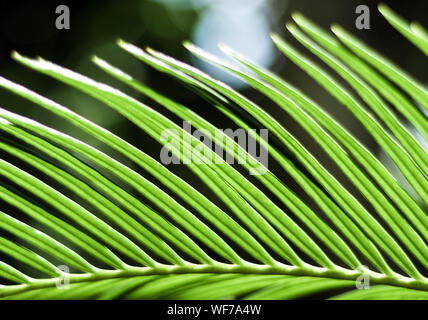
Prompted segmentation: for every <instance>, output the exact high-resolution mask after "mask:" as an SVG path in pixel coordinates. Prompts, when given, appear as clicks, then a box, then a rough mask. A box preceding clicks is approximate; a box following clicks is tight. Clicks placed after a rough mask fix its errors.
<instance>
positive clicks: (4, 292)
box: [0, 263, 428, 298]
mask: <svg viewBox="0 0 428 320" xmlns="http://www.w3.org/2000/svg"><path fill="white" fill-rule="evenodd" d="M363 272H364V273H365V274H368V275H369V277H370V284H374V285H390V286H395V287H402V288H407V289H415V290H421V291H426V292H428V279H425V278H424V279H420V280H415V279H412V278H408V277H404V276H401V275H398V274H396V276H388V275H384V274H382V273H378V272H374V271H371V270H365V271H360V270H350V269H345V268H342V267H336V268H335V269H327V268H320V267H314V266H310V265H307V266H304V267H293V266H288V265H285V264H280V263H278V264H277V265H275V266H268V265H258V264H252V263H245V264H244V265H236V264H224V263H216V264H214V265H205V264H186V265H183V266H173V265H164V264H159V265H158V266H156V267H154V268H153V267H133V266H129V267H127V268H126V269H123V270H105V269H99V270H98V271H97V272H96V273H82V274H70V275H68V279H69V281H70V283H71V284H72V283H80V282H91V281H99V280H107V279H118V278H130V277H138V276H148V275H165V276H166V275H178V274H197V273H199V274H202V273H213V274H232V273H234V274H254V275H256V274H257V275H263V274H265V275H288V276H302V277H303V276H305V277H317V278H328V279H337V280H350V281H355V280H356V279H357V277H358V276H360V275H361V274H362V273H363ZM60 279H61V278H60V277H58V278H49V279H34V280H31V282H29V283H24V284H18V285H9V286H4V287H0V298H2V297H6V296H10V295H13V294H17V293H22V292H26V291H30V290H35V289H42V288H48V287H55V285H56V283H57V282H58V281H59V280H60Z"/></svg>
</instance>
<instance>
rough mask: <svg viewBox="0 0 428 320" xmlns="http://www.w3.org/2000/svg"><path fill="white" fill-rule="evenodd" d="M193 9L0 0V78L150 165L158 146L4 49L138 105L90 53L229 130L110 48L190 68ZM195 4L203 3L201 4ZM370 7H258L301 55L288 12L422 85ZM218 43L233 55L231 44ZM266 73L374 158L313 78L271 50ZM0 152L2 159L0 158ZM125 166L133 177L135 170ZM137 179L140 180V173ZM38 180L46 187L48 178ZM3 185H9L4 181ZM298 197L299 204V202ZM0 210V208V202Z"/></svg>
mask: <svg viewBox="0 0 428 320" xmlns="http://www.w3.org/2000/svg"><path fill="white" fill-rule="evenodd" d="M214 1H215V0H213V2H214ZM230 1H232V0H230ZM177 3H179V5H177ZM193 3H196V5H193V6H190V5H189V4H186V1H184V0H182V1H178V0H174V1H172V0H171V1H167V0H163V1H160V0H157V1H156V0H123V1H113V0H110V1H51V0H46V1H4V0H3V1H0V76H3V77H6V78H8V79H10V80H12V81H15V82H17V83H20V84H23V85H25V86H27V87H29V88H31V89H32V90H34V91H36V92H38V93H41V94H42V95H45V96H47V97H49V98H51V99H53V100H56V101H57V102H59V103H61V104H63V105H65V106H67V107H69V108H70V109H72V110H74V111H76V112H78V113H79V114H81V115H82V116H85V117H87V118H88V119H90V120H92V121H94V122H96V123H97V124H99V125H101V126H103V127H105V128H106V129H108V130H111V131H112V132H114V133H115V134H117V135H119V136H121V137H123V138H124V139H125V140H127V141H129V142H130V143H132V144H133V145H135V146H137V147H138V148H140V149H142V150H144V151H145V152H146V153H148V154H150V155H152V156H153V157H154V158H155V159H158V157H159V151H160V145H159V144H157V143H156V142H155V141H153V140H152V139H150V138H148V137H147V136H146V135H145V134H143V133H142V131H141V130H139V129H138V128H136V127H135V126H134V125H133V124H132V123H130V122H129V121H128V120H126V119H124V118H123V117H120V116H119V115H118V114H117V113H115V112H114V111H112V110H110V109H109V108H108V107H106V106H104V105H102V104H101V103H99V102H97V101H95V100H94V99H92V98H90V97H88V96H86V95H84V94H82V93H79V92H77V91H76V90H73V89H71V88H68V87H67V86H65V85H63V84H61V83H59V82H57V81H54V80H52V79H50V78H48V77H45V76H43V75H41V74H38V73H37V72H34V71H32V70H30V69H28V68H26V67H24V66H21V65H19V64H18V63H16V62H15V61H13V60H12V59H11V58H10V52H11V51H12V50H16V51H18V52H19V53H21V54H23V55H26V56H30V57H34V56H41V57H43V58H44V59H47V60H51V61H53V62H55V63H57V64H59V65H62V66H65V67H68V68H70V69H73V70H76V71H78V72H81V73H83V74H85V75H88V76H90V77H92V78H94V79H96V80H98V81H102V82H106V83H109V84H111V85H113V86H114V87H116V88H118V89H120V90H123V91H125V92H126V93H128V94H132V95H133V96H135V97H137V98H138V99H140V100H142V101H146V99H145V98H144V97H142V96H141V95H139V94H137V93H135V92H134V91H132V90H131V89H129V88H127V87H125V86H124V85H122V84H121V83H119V82H117V81H115V80H114V79H111V78H110V77H108V76H107V75H106V74H105V73H103V72H102V71H101V70H99V69H98V68H97V67H96V66H95V65H93V64H92V63H91V62H90V57H91V55H93V54H96V55H98V56H100V57H101V58H104V59H106V60H107V61H109V62H111V63H112V64H113V65H115V66H117V67H120V68H122V69H123V70H124V71H125V72H128V73H130V74H132V75H133V76H134V77H135V78H137V79H139V80H141V81H143V82H144V83H146V84H148V85H149V86H150V87H152V88H154V89H156V90H158V91H159V92H161V93H164V94H166V95H167V96H168V97H170V98H173V99H175V100H178V101H180V102H182V103H184V104H185V105H187V106H188V107H190V108H192V109H193V110H195V111H197V112H198V113H199V114H201V115H202V116H203V117H205V118H206V119H207V120H210V121H211V122H212V123H214V124H215V125H216V126H217V127H219V128H234V127H235V125H234V124H233V123H231V122H230V121H229V120H227V119H226V118H225V117H223V116H222V115H221V114H220V113H219V112H217V111H216V110H215V109H214V108H213V107H210V106H209V105H208V104H206V102H204V101H203V100H201V99H200V98H199V97H198V96H196V95H195V94H193V93H192V92H191V91H188V90H186V89H183V86H181V85H180V84H178V83H176V82H175V81H174V80H172V79H170V78H168V77H166V76H165V75H162V74H160V73H158V72H156V71H154V70H152V69H150V68H149V67H147V66H145V65H143V64H142V63H140V62H139V61H137V60H136V59H135V58H133V57H132V56H130V55H129V54H127V53H125V52H124V51H123V50H121V49H120V48H119V47H117V46H116V45H115V42H116V40H117V39H118V38H123V39H124V40H127V41H129V42H132V43H134V44H136V45H137V46H139V47H145V46H151V47H153V48H155V49H157V50H159V51H162V52H165V53H167V54H169V55H172V56H174V57H175V58H178V59H181V60H184V61H186V62H190V63H192V64H194V63H195V60H194V59H192V58H191V57H190V55H189V54H188V52H187V51H186V50H185V49H184V48H183V47H182V45H181V43H182V41H184V40H188V39H190V40H192V39H193V36H194V32H195V30H196V26H197V25H198V23H200V22H201V19H202V18H203V16H204V13H205V11H206V10H207V8H208V6H209V3H210V1H208V0H207V1H202V0H201V1H200V2H198V1H197V0H196V1H193ZM203 3H208V4H205V5H203ZM241 3H242V6H243V7H242V9H243V10H244V9H245V6H246V4H245V1H241ZM384 3H387V4H388V5H389V6H390V7H391V8H392V9H394V10H395V11H396V12H397V13H399V14H400V15H401V16H403V17H404V18H406V19H408V20H416V21H419V22H421V23H422V24H423V25H425V26H427V25H428V21H427V12H428V1H398V0H397V1H384ZM60 4H65V5H68V6H69V8H70V13H71V29H70V30H57V29H56V28H55V19H56V17H57V15H56V14H55V8H56V7H57V6H58V5H60ZM360 4H365V5H368V6H369V8H370V13H371V15H370V17H371V20H370V24H371V29H370V30H357V29H356V28H355V19H356V17H357V14H355V8H356V7H357V6H358V5H360ZM377 4H378V1H368V0H365V1H361V0H358V1H342V0H336V1H333V0H328V1H325V0H324V1H316V0H289V1H282V0H272V1H269V0H266V1H264V2H263V3H262V4H261V5H260V8H261V10H265V14H266V16H267V17H268V18H269V20H268V24H269V29H270V30H271V31H275V32H277V33H279V34H280V35H281V36H283V37H284V38H285V39H287V40H288V41H290V42H291V43H292V44H294V45H295V46H296V47H297V48H298V49H299V50H300V51H302V52H304V53H305V54H307V55H310V54H309V53H308V52H307V50H305V49H303V48H302V47H301V46H300V45H299V44H298V43H297V42H296V41H294V40H293V38H292V36H291V35H290V34H289V33H288V32H287V31H286V29H285V22H287V21H289V20H291V17H290V14H291V13H292V12H293V11H296V10H297V11H300V12H302V13H303V14H304V15H305V16H307V17H308V18H310V19H311V20H313V21H314V22H316V23H317V24H319V25H321V26H322V27H324V28H329V26H330V25H331V24H332V23H338V24H340V25H342V26H343V27H344V28H345V29H347V30H349V31H350V32H352V33H353V34H354V35H356V36H357V37H359V38H360V39H362V40H364V41H365V42H366V43H367V44H368V45H370V46H371V47H373V48H375V49H377V50H378V51H379V52H381V53H382V54H385V55H386V56H388V57H389V58H390V59H391V60H392V61H393V62H395V63H396V64H397V65H399V66H400V67H402V68H403V69H405V70H407V71H408V72H409V73H410V74H412V75H414V76H415V77H416V78H417V79H419V80H420V81H422V82H425V83H426V82H427V80H428V68H427V67H426V66H427V65H426V57H425V56H424V55H423V54H422V53H421V52H420V51H418V50H417V49H416V48H415V47H413V46H412V44H411V43H410V42H408V41H407V40H406V39H405V38H403V37H402V36H401V35H400V34H399V33H398V32H397V31H396V30H395V29H393V28H392V27H391V26H390V25H389V24H388V23H387V22H386V20H385V19H384V18H383V17H382V16H381V15H380V13H379V12H378V11H377V8H376V6H377ZM220 23H221V21H220ZM219 27H220V25H219ZM209 32H212V33H215V32H216V29H215V28H214V29H213V30H211V31H209ZM249 36H251V35H249ZM266 36H268V34H267V35H266ZM228 44H229V45H230V46H231V47H232V48H233V43H228ZM253 45H254V46H255V47H256V46H258V45H259V43H257V41H255V42H254V43H253ZM244 54H245V52H244ZM311 57H313V56H311ZM316 61H319V60H316ZM266 67H269V68H270V69H271V70H274V71H275V72H276V73H278V74H280V75H281V76H282V77H283V78H285V79H286V80H287V81H289V82H291V83H292V84H294V85H296V86H297V87H298V88H300V89H302V91H304V92H305V93H307V94H308V95H309V96H310V97H311V98H313V99H314V100H315V101H317V102H319V104H320V105H322V106H323V107H324V108H325V109H327V110H328V111H329V112H330V113H331V114H332V115H333V116H334V117H335V118H336V119H338V120H339V121H340V122H341V123H342V124H343V125H345V126H346V127H347V128H348V129H349V130H350V131H351V132H352V133H353V134H354V135H356V136H357V137H358V138H359V139H360V140H361V141H362V142H363V143H364V145H365V146H367V147H368V148H369V149H370V150H372V151H373V152H374V153H375V154H377V155H378V156H381V152H380V151H379V150H378V148H377V145H376V143H375V142H374V141H373V140H372V138H371V137H370V136H369V135H368V133H367V132H366V131H365V130H364V129H363V127H362V125H361V124H360V123H358V122H357V120H356V119H355V118H353V117H352V115H350V114H349V112H347V111H346V110H345V109H344V108H343V107H342V106H341V105H339V104H338V103H337V101H335V100H334V99H333V98H332V97H331V96H329V95H328V94H327V93H326V92H325V91H324V90H323V89H322V88H320V87H319V86H318V85H317V84H316V82H315V81H313V80H312V79H310V78H309V77H308V76H306V74H305V73H304V72H302V71H301V70H300V69H298V68H297V67H296V66H294V65H293V64H292V63H291V62H289V61H287V59H286V58H285V57H284V56H282V55H281V54H280V53H279V52H278V51H277V50H276V49H274V51H273V57H272V61H271V63H270V64H268V65H267V66H266ZM234 85H235V84H234ZM237 88H239V90H240V91H241V92H242V93H244V94H245V95H246V96H248V97H250V98H251V99H252V100H253V101H255V102H256V103H258V104H259V105H261V106H262V107H263V108H265V109H266V110H268V111H269V112H270V113H271V114H272V115H274V116H275V117H276V119H277V120H278V121H279V122H281V123H282V124H283V125H284V126H285V127H286V128H287V130H289V131H291V132H292V133H293V134H294V135H295V136H296V137H297V138H299V140H300V141H302V143H303V144H304V145H305V146H306V147H307V148H308V149H309V150H310V151H311V152H312V153H313V154H314V155H315V156H317V157H318V158H319V159H320V161H321V162H322V163H323V165H325V166H326V167H327V168H328V169H329V170H331V172H333V173H334V174H335V175H336V176H337V177H338V178H339V179H340V180H341V181H342V182H343V184H344V185H346V186H348V187H349V188H350V190H351V191H352V192H355V190H354V189H352V187H351V186H350V185H349V183H348V181H347V180H346V179H345V178H344V177H343V175H342V173H341V172H340V171H339V170H338V169H337V168H336V166H335V165H334V164H333V163H332V161H331V160H330V159H328V158H327V157H326V156H325V154H324V153H323V152H322V151H321V150H320V148H319V147H318V145H317V144H316V143H315V141H314V140H313V139H312V138H310V137H309V136H308V135H307V134H306V133H305V132H304V131H303V130H302V129H300V128H299V126H297V125H296V124H295V122H294V121H293V120H292V119H291V118H290V117H288V116H287V115H286V114H284V112H280V111H279V110H278V108H277V107H275V106H274V105H273V104H272V103H271V102H270V101H268V100H267V99H265V98H264V97H262V96H261V95H260V94H259V93H257V92H254V91H253V90H251V89H248V87H242V86H241V87H239V86H238V87H237ZM0 106H1V107H2V108H6V109H8V110H11V111H13V112H16V113H19V114H22V115H25V116H29V117H32V118H33V119H35V120H37V121H40V122H42V123H44V124H46V125H49V126H52V127H55V128H58V129H61V130H62V131H64V132H66V133H68V134H71V135H73V136H75V137H77V138H80V139H83V140H84V141H86V142H88V143H90V144H92V145H94V146H96V147H99V148H101V149H103V150H104V146H102V145H100V144H99V143H98V142H97V141H95V140H93V139H92V138H91V137H89V136H87V135H86V134H85V133H83V132H81V131H79V130H77V129H75V128H74V127H72V126H71V125H70V124H68V123H66V122H65V121H63V120H62V119H59V118H58V117H56V116H53V115H51V114H49V113H48V112H46V111H44V110H42V109H41V108H39V107H37V106H36V105H34V104H32V103H30V102H27V101H25V100H23V99H21V98H18V97H16V96H14V95H13V94H11V93H9V92H6V91H5V90H3V89H1V88H0ZM150 106H152V107H153V108H155V109H158V110H161V111H162V108H159V107H158V106H157V105H155V104H150ZM162 112H163V111H162ZM106 150H107V149H106ZM0 155H1V157H5V158H7V159H9V157H8V156H6V155H4V154H0ZM119 159H120V157H119ZM121 160H123V161H125V163H126V164H127V165H130V166H132V164H131V163H129V162H126V160H125V159H121ZM20 167H22V168H24V169H25V170H28V171H29V172H34V171H32V170H31V169H30V168H28V167H27V166H25V165H23V164H22V163H21V164H20ZM183 167H184V166H176V167H174V168H170V169H171V170H172V171H174V172H175V173H177V174H178V175H181V176H183V177H184V178H187V179H190V180H192V179H193V176H192V175H191V174H190V173H189V172H188V171H187V169H186V168H183ZM269 168H270V169H271V170H272V171H274V172H275V173H276V174H277V175H278V176H280V177H281V178H282V179H283V181H284V182H285V183H287V184H288V185H289V186H291V187H292V188H293V189H294V190H295V191H296V192H297V193H298V194H299V195H300V196H301V197H302V198H305V197H306V196H305V195H304V194H303V193H302V192H301V190H300V189H299V188H298V186H296V185H295V184H294V183H293V181H291V180H290V179H288V177H287V175H286V174H285V173H283V172H281V171H280V170H278V167H277V166H275V163H272V166H270V167H269ZM134 169H135V170H137V171H138V170H139V169H138V168H134ZM142 174H144V173H143V172H142ZM47 181H48V182H50V183H52V184H54V182H52V181H49V180H47ZM8 183H9V184H11V185H13V182H11V181H9V182H8ZM192 183H193V184H194V185H196V186H197V187H198V189H200V190H201V191H202V192H204V193H205V194H206V195H207V197H210V198H211V199H213V201H216V199H215V197H213V196H212V195H211V194H210V192H209V191H208V190H207V189H206V188H204V187H203V186H202V185H200V183H199V182H198V181H196V180H192ZM356 196H357V197H359V198H360V199H361V201H363V202H364V199H362V198H361V197H360V196H359V195H358V194H356ZM306 200H307V201H308V202H309V199H306ZM0 204H1V203H0ZM4 206H5V207H7V206H6V205H4ZM7 209H8V210H6V211H7V212H9V211H13V209H12V208H7Z"/></svg>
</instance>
